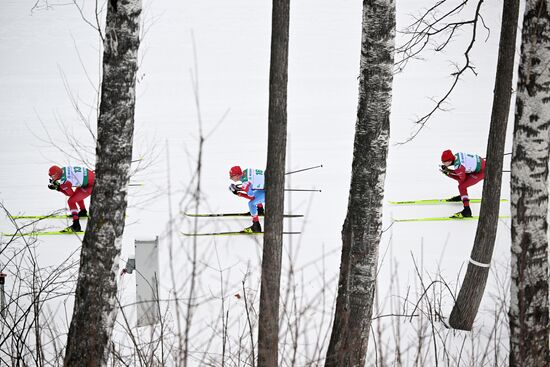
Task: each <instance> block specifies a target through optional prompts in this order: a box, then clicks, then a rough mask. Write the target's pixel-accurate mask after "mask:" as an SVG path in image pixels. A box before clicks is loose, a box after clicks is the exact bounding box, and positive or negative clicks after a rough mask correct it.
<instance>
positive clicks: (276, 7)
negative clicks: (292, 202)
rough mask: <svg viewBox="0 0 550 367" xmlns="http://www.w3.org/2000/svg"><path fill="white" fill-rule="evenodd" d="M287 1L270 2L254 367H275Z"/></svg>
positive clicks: (288, 7)
mask: <svg viewBox="0 0 550 367" xmlns="http://www.w3.org/2000/svg"><path fill="white" fill-rule="evenodd" d="M289 18H290V1H289V0H274V1H273V11H272V30H271V62H270V70H269V117H268V120H269V122H268V123H269V126H268V142H267V166H266V184H265V189H266V208H267V215H266V217H265V234H264V246H263V256H262V280H261V290H260V314H259V325H258V366H259V367H265V366H269V367H277V366H278V343H279V294H280V284H281V261H282V248H283V209H284V185H285V160H286V135H287V133H286V130H287V85H288V43H289V40H288V37H289V35H288V33H289Z"/></svg>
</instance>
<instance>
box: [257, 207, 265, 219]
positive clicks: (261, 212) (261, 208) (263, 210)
mask: <svg viewBox="0 0 550 367" xmlns="http://www.w3.org/2000/svg"><path fill="white" fill-rule="evenodd" d="M258 215H259V216H262V217H263V216H265V209H264V207H263V206H259V207H258Z"/></svg>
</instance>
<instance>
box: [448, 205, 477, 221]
mask: <svg viewBox="0 0 550 367" xmlns="http://www.w3.org/2000/svg"><path fill="white" fill-rule="evenodd" d="M471 217H472V209H470V207H469V206H465V207H464V209H462V211H460V212H458V213H455V214H453V215H452V216H451V218H471Z"/></svg>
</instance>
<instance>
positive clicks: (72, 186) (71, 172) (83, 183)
mask: <svg viewBox="0 0 550 367" xmlns="http://www.w3.org/2000/svg"><path fill="white" fill-rule="evenodd" d="M48 175H49V176H50V184H49V185H48V188H49V189H50V190H56V191H61V192H62V193H64V194H65V195H67V196H68V197H69V200H68V204H69V209H70V210H71V216H72V218H73V224H72V225H71V226H69V227H67V228H66V229H65V230H64V231H73V232H80V231H81V230H82V229H81V227H80V221H79V220H78V219H79V218H80V217H87V216H88V212H87V211H86V206H85V205H84V199H86V198H87V197H88V196H90V194H91V193H92V188H93V186H94V180H95V175H94V172H93V171H91V170H89V169H87V168H85V167H79V166H70V167H63V168H61V167H59V166H51V167H50V169H49V171H48ZM77 205H78V207H79V208H80V211H79V210H78V208H77Z"/></svg>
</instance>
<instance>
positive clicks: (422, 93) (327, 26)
mask: <svg viewBox="0 0 550 367" xmlns="http://www.w3.org/2000/svg"><path fill="white" fill-rule="evenodd" d="M35 3H36V1H35V0H31V1H21V0H1V1H0V24H1V26H0V55H2V57H1V58H0V107H1V108H0V111H1V113H0V167H1V170H0V200H1V202H2V203H3V205H4V206H5V207H6V208H7V209H9V210H10V211H11V213H12V214H28V215H31V214H35V215H39V214H46V213H49V212H51V211H53V210H56V209H60V208H64V207H65V205H66V198H65V197H64V196H63V195H61V194H59V193H55V192H51V191H49V190H48V189H47V187H46V186H47V183H48V176H47V170H48V167H49V166H50V165H52V164H58V165H69V164H72V165H80V164H83V162H82V161H81V160H80V159H79V156H80V157H81V158H82V157H83V158H85V159H86V160H87V162H86V163H89V164H91V165H93V161H94V154H95V151H94V147H93V139H92V136H91V134H90V132H89V131H88V130H87V128H86V127H85V125H84V124H83V123H82V121H81V120H82V118H81V117H83V118H84V119H88V121H89V123H90V124H91V126H92V130H95V124H96V122H95V118H96V110H95V108H96V105H97V90H96V88H97V86H98V81H99V79H100V77H99V73H100V70H101V56H102V55H101V52H100V50H101V48H100V42H99V38H98V34H97V32H96V31H95V30H94V29H93V28H92V27H91V26H90V25H89V24H87V23H86V22H85V21H84V20H83V18H82V17H81V15H80V13H79V12H78V10H77V8H76V7H75V6H74V5H71V4H69V5H60V6H54V5H55V3H54V2H49V5H50V6H49V7H45V5H46V3H45V2H39V3H38V4H39V5H40V6H39V7H38V8H35V9H33V6H34V5H35ZM432 3H433V1H431V0H422V1H412V0H401V1H397V22H398V30H401V29H403V28H404V27H405V26H406V25H407V24H409V23H410V22H411V20H412V18H411V15H415V14H416V15H418V14H420V12H421V11H422V10H423V9H425V8H426V7H428V6H429V5H431V4H432ZM361 8H362V4H361V2H360V1H351V0H317V1H313V0H299V1H292V2H291V21H290V53H289V58H290V59H289V84H288V88H289V89H288V91H289V93H288V154H287V157H288V170H289V171H290V170H295V169H300V168H304V167H308V166H314V165H319V164H322V165H323V168H320V169H315V170H311V171H308V172H303V173H297V174H295V175H291V176H288V178H289V182H288V183H287V186H288V187H293V188H308V189H320V190H322V192H321V193H313V194H310V193H293V194H292V196H290V195H289V200H288V201H287V209H286V211H287V212H292V213H301V214H306V216H305V219H303V220H302V219H293V220H285V226H286V228H287V229H291V230H302V231H303V234H302V236H300V237H299V238H298V237H294V238H292V239H291V238H287V239H286V240H287V242H286V243H285V252H284V255H283V261H284V263H285V266H288V264H289V259H291V260H292V262H293V263H294V266H295V268H296V269H299V270H300V271H301V275H300V277H301V279H300V282H302V283H303V289H301V292H304V294H308V295H309V296H312V295H314V294H316V293H317V292H319V291H320V289H319V287H320V286H321V284H322V282H321V281H320V279H319V278H320V276H321V275H320V274H321V272H322V270H321V269H320V266H321V265H320V264H321V262H320V261H319V259H320V258H322V257H323V254H325V259H324V261H323V262H322V263H324V266H325V269H324V270H323V271H324V272H326V278H327V279H328V280H330V282H329V284H328V285H327V286H326V292H327V293H328V294H329V295H330V297H334V295H335V292H336V280H337V274H338V271H339V260H340V246H341V240H340V230H341V226H342V224H343V221H344V218H345V213H346V208H347V199H348V190H349V183H350V182H349V181H350V172H351V159H352V147H353V134H354V126H355V120H356V108H357V89H358V82H357V76H358V68H359V51H360V37H361ZM500 8H501V5H500V4H499V3H498V2H497V3H493V2H490V3H486V4H484V5H483V13H484V15H485V17H484V19H485V22H486V24H487V26H488V27H489V28H490V33H488V32H486V31H484V30H480V31H479V35H478V37H477V39H478V43H477V44H476V46H475V47H474V50H473V51H472V62H473V63H474V65H475V66H476V69H475V70H476V72H477V73H478V75H477V76H475V75H473V74H472V73H471V72H467V73H466V74H465V76H464V77H463V79H462V80H461V81H460V84H459V86H458V87H457V88H456V90H455V91H454V92H453V94H452V97H451V99H450V103H449V104H448V105H447V108H448V111H447V112H439V113H437V114H436V115H435V117H434V118H433V119H432V120H430V122H429V124H428V125H427V126H426V128H425V129H424V130H423V131H422V132H421V133H420V134H419V135H418V137H416V138H415V139H414V140H413V141H411V142H409V143H407V144H404V145H398V144H397V143H399V142H403V141H404V140H405V139H407V138H408V137H409V136H410V134H411V133H412V132H413V131H414V125H413V121H414V120H415V118H417V117H419V116H421V115H422V114H424V113H426V112H427V111H428V110H429V109H430V108H431V106H432V103H433V102H432V101H431V100H430V98H431V97H435V98H438V97H439V96H441V95H442V94H443V93H444V92H445V91H446V89H447V88H448V86H449V85H450V83H451V82H452V78H451V77H450V76H449V74H450V73H451V72H452V71H454V67H453V64H452V63H453V62H456V63H458V64H461V63H462V62H463V56H462V53H463V50H464V49H465V43H466V42H467V41H468V37H469V32H470V30H469V29H468V31H465V32H461V33H459V35H458V36H459V37H458V38H457V40H456V41H454V42H452V43H451V45H450V46H449V48H448V50H449V51H446V52H440V53H438V54H433V53H427V54H425V60H424V61H416V62H412V63H410V64H409V65H408V67H407V68H406V69H405V71H404V72H402V73H399V74H396V75H395V79H394V92H393V108H392V114H391V145H390V150H389V158H388V169H387V175H386V191H385V200H386V201H387V200H410V199H423V198H445V197H450V196H454V195H456V194H457V189H456V185H455V183H454V181H452V180H449V179H448V178H446V177H444V176H443V175H441V174H440V173H439V172H438V171H437V164H438V163H439V158H440V154H441V151H442V150H444V149H452V150H453V151H464V152H471V153H478V154H480V155H481V156H484V155H485V147H486V140H487V134H488V130H489V120H490V111H491V104H492V92H493V83H494V75H495V65H496V56H497V46H498V37H499V24H500V12H501V9H500ZM92 11H93V4H90V2H85V7H84V10H83V12H84V14H85V16H86V17H87V19H88V20H92V18H91V16H92V14H93V13H92ZM467 14H472V12H471V11H469V12H468V13H467ZM142 23H143V33H144V37H143V39H142V44H141V49H140V54H141V61H140V69H139V72H138V75H139V79H138V93H137V101H136V122H135V139H134V142H135V148H134V159H140V158H141V159H143V165H144V166H145V169H143V170H141V171H139V172H137V173H136V175H135V176H134V177H133V178H132V182H134V183H140V184H142V186H133V187H131V188H129V193H130V206H129V209H128V213H127V226H126V228H125V232H124V241H123V249H122V256H121V259H122V261H124V260H125V259H126V258H127V257H128V256H129V255H131V254H132V253H133V251H134V250H133V248H134V245H133V243H134V240H135V239H140V238H151V237H154V236H157V235H158V236H160V238H161V264H160V267H161V271H162V275H161V279H162V284H161V288H162V292H164V294H165V295H167V297H168V295H169V294H170V290H171V288H173V287H172V283H171V280H170V279H171V277H170V274H169V270H168V268H169V266H168V264H169V263H170V261H172V262H173V263H175V264H179V265H181V264H183V263H186V261H187V253H188V251H189V249H190V246H192V241H190V240H188V239H187V240H184V239H182V238H181V236H180V235H179V234H178V233H179V232H180V231H186V232H188V231H192V230H193V228H192V226H191V224H192V223H190V222H188V221H177V225H176V227H175V228H174V229H175V232H174V234H173V241H172V246H173V251H172V258H170V256H169V255H168V248H169V246H170V241H169V236H167V228H168V221H169V212H170V211H169V200H171V207H172V212H173V213H172V215H173V216H174V217H179V218H181V217H182V213H181V212H180V210H183V208H182V207H181V205H180V202H181V200H182V197H183V196H184V193H185V191H186V190H187V189H188V184H189V182H190V180H191V178H192V175H193V174H194V169H195V157H196V153H197V147H198V126H199V125H198V121H199V117H198V113H197V108H196V105H195V97H194V94H193V81H192V78H194V75H196V76H197V77H198V90H199V101H200V119H201V121H202V128H203V130H204V132H205V134H209V133H210V131H212V130H213V129H214V130H213V132H212V134H211V135H209V137H208V139H207V140H206V142H205V145H204V153H203V162H202V163H203V165H202V167H203V171H202V192H203V195H204V196H203V201H202V204H201V207H200V210H199V211H201V212H210V211H213V212H233V211H246V210H247V209H246V208H247V206H246V201H245V200H242V199H238V198H236V197H234V196H233V195H231V193H230V192H229V191H228V190H227V186H228V184H229V181H228V177H227V172H228V169H229V167H231V166H233V165H237V164H238V165H241V166H243V167H257V168H262V167H265V165H266V150H267V107H268V77H269V57H270V34H271V29H270V23H271V6H270V2H269V1H250V0H249V1H246V0H235V1H229V2H228V1H222V0H202V1H182V0H164V1H145V2H144V11H143V14H142ZM402 40H403V37H402V35H398V44H399V42H400V41H402ZM195 53H196V54H195ZM195 55H196V61H195ZM75 103H76V104H77V105H78V108H79V109H80V112H81V114H82V116H79V113H77V112H76V110H75ZM226 112H227V115H226V117H225V118H223V116H224V115H225V114H226ZM512 116H513V115H512ZM222 119H223V121H222ZM220 121H222V122H221V123H220ZM512 125H513V123H512V120H510V123H509V134H508V139H507V143H506V150H505V151H506V152H510V151H511V148H510V147H511V130H512V129H511V128H512ZM69 139H76V142H77V147H76V148H77V150H78V152H77V151H75V149H74V148H73V147H72V146H71V144H70V142H69ZM53 143H55V144H57V147H56V146H54V144H53ZM59 148H61V149H62V150H64V151H65V152H62V151H61V150H60V149H59ZM504 167H505V169H508V167H509V156H507V157H505V164H504ZM508 175H509V173H504V177H503V187H502V197H503V198H508V196H509V176H508ZM169 188H170V190H169ZM481 189H482V184H478V185H477V186H475V187H473V188H472V189H470V195H471V197H479V196H480V195H481ZM169 191H170V195H168V193H169ZM153 196H154V198H153ZM152 198H153V199H152ZM87 202H89V201H88V200H87ZM472 207H473V212H474V215H477V214H478V213H479V205H475V204H474V205H472ZM501 208H502V210H501V215H509V205H508V204H503V205H502V207H501ZM460 209H461V206H460V205H458V206H456V205H455V206H450V205H447V206H422V207H418V206H416V207H395V206H390V205H387V204H385V207H384V213H385V216H384V227H385V228H387V230H386V231H385V232H384V235H383V237H382V241H381V243H380V269H381V270H380V277H379V282H380V283H379V295H380V297H381V299H389V298H388V297H390V296H392V294H390V292H389V289H390V283H392V282H395V280H396V279H395V277H396V276H397V277H398V278H399V293H400V294H401V296H403V295H404V294H405V293H406V292H407V289H409V287H411V288H412V289H414V288H415V287H417V286H418V284H417V283H418V280H417V274H416V270H415V266H414V263H413V257H414V258H415V259H416V262H417V264H418V265H419V266H421V272H423V274H429V275H431V276H434V277H435V276H436V275H437V274H441V276H442V277H443V278H444V279H445V280H446V281H447V282H448V283H449V285H450V286H451V288H452V289H453V290H456V289H457V288H458V285H459V284H460V280H461V279H462V275H463V273H464V271H465V266H466V264H467V261H468V258H469V254H470V250H471V247H472V244H473V240H474V236H475V230H476V225H477V222H476V221H465V222H458V221H453V222H426V223H395V224H393V225H391V223H392V222H391V218H392V217H395V218H406V217H426V216H429V217H431V216H448V215H450V214H452V213H454V212H456V211H458V210H460ZM248 222H249V220H248V219H240V220H219V219H201V220H200V221H199V224H200V228H199V230H200V231H210V230H240V229H242V228H244V226H248V225H249V223H248ZM0 224H1V228H0V231H1V232H13V227H12V226H11V224H10V222H9V221H8V220H7V219H6V218H5V216H4V217H3V218H2V220H1V222H0ZM66 225H68V223H64V222H63V221H59V220H57V221H55V220H50V221H47V222H41V223H39V226H40V228H55V229H57V228H62V227H64V226H66ZM509 226H510V223H509V220H503V221H501V222H500V224H499V230H498V235H497V242H496V247H495V256H494V260H493V267H492V269H493V270H494V271H497V272H499V275H500V277H501V278H502V279H504V278H505V276H506V274H507V273H506V268H507V264H508V259H509V255H508V253H509V250H508V248H509V245H510V228H509ZM261 245H262V244H261V241H258V240H257V239H253V238H249V237H231V238H215V239H212V238H201V239H199V240H198V246H199V251H202V252H201V256H202V257H201V259H202V260H201V261H202V262H203V263H202V264H203V265H206V266H207V268H206V270H204V272H203V273H202V274H201V280H200V289H201V291H200V293H201V295H202V297H204V298H205V299H206V298H208V297H210V296H212V295H214V296H213V297H214V298H216V297H222V296H223V297H226V299H227V301H228V302H230V303H231V304H233V305H234V306H232V307H234V309H235V310H239V307H241V310H242V306H240V304H242V301H241V300H238V299H236V298H235V297H233V296H232V295H233V294H235V293H238V292H241V287H242V285H241V283H240V282H241V281H242V280H243V278H244V276H245V275H246V274H247V272H249V274H248V278H247V279H248V280H249V281H250V283H251V284H250V286H251V287H257V282H258V279H259V276H260V273H259V271H260V261H261V260H260V259H261ZM79 246H80V241H79V239H78V238H77V237H75V236H55V237H41V238H40V239H39V244H38V247H37V251H38V258H39V263H40V265H41V266H44V267H46V266H50V265H55V264H57V263H58V262H59V261H60V259H64V258H66V257H68V256H70V254H71V253H72V252H73V251H75V250H77V249H78V247H79ZM205 254H206V256H205ZM75 256H78V254H76V255H75ZM390 264H391V266H392V267H393V270H391V271H392V272H397V274H395V273H390ZM12 265H13V264H11V265H10V264H2V266H5V269H4V270H3V271H4V272H5V273H7V274H8V278H7V287H9V284H10V271H13V269H12ZM121 265H122V266H124V263H123V262H122V263H121ZM396 266H397V270H396V268H395V267H396ZM176 267H177V266H176ZM220 269H223V274H224V278H225V279H227V280H228V283H227V284H228V288H227V289H225V291H224V292H225V294H221V293H220V287H219V284H220V279H219V274H220ZM177 271H178V272H180V271H181V273H178V276H181V278H184V277H185V276H186V275H187V272H188V269H187V270H186V269H178V270H177ZM134 284H135V279H134V278H133V275H127V276H125V277H124V278H122V279H121V282H120V286H121V297H123V299H125V300H127V301H128V302H131V300H132V299H133V297H135V295H134V293H135V292H134V289H135V285H134ZM180 291H181V289H180ZM394 292H397V291H395V290H394ZM499 292H500V293H506V292H507V289H503V288H502V285H501V284H497V282H496V281H495V279H494V277H493V276H491V277H490V279H489V284H488V286H487V293H486V295H485V297H484V300H483V303H482V305H481V310H480V314H479V316H478V318H477V319H476V323H475V331H476V332H479V333H481V334H489V333H490V331H491V327H492V320H491V317H490V314H491V312H492V311H491V310H493V308H494V307H495V302H496V300H495V297H494V296H492V294H493V295H494V294H495V293H499ZM393 296H397V295H396V294H393ZM388 302H389V301H388ZM392 302H396V301H395V300H392ZM397 302H399V301H397ZM382 303H383V302H380V304H382ZM327 304H328V307H330V306H331V304H332V298H331V299H330V300H329V301H328V303H327ZM386 304H387V303H386ZM67 307H68V309H65V308H64V307H59V305H55V304H53V305H51V308H52V309H53V311H52V312H53V313H54V314H55V318H57V319H59V320H63V321H60V322H61V323H62V324H63V323H64V322H65V321H64V320H65V313H67V315H69V317H70V315H71V310H70V307H71V306H70V302H69V304H68V306H67ZM208 307H209V308H208ZM208 307H207V308H206V309H207V311H204V309H201V308H200V307H199V309H198V311H197V314H196V316H195V321H194V322H195V325H196V328H197V329H201V328H203V327H206V325H208V322H209V320H210V319H213V318H214V316H212V314H211V313H215V312H217V311H216V310H217V309H218V308H219V303H216V302H211V304H210V306H208ZM451 307H452V300H451V297H450V296H449V295H448V294H447V296H446V298H445V299H444V301H443V309H444V311H445V316H448V314H449V312H450V309H451ZM129 312H131V310H129ZM234 312H240V311H234ZM378 313H380V314H384V310H381V311H379V312H378ZM307 317H309V318H310V319H311V320H313V321H312V322H315V320H316V318H318V317H320V316H319V315H318V314H316V313H315V312H310V313H309V314H308V315H307ZM400 322H401V323H402V327H403V330H405V332H406V330H408V328H411V326H410V325H412V323H411V322H409V321H408V319H407V320H405V319H403V320H401V321H400ZM65 327H66V326H65ZM438 327H439V326H438ZM61 329H63V327H62V328H61ZM465 335H467V334H466V333H463V332H457V333H455V334H452V335H451V336H450V338H449V340H448V343H450V344H449V345H450V348H455V349H459V348H460V347H461V343H462V342H463V340H464V337H465ZM371 342H372V341H371ZM503 343H504V344H505V345H504V346H503V348H506V344H507V341H506V340H505V341H504V342H503ZM371 345H372V344H371ZM371 351H372V348H371ZM500 353H502V351H501V352H500ZM504 354H506V352H505V351H504Z"/></svg>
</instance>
